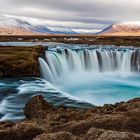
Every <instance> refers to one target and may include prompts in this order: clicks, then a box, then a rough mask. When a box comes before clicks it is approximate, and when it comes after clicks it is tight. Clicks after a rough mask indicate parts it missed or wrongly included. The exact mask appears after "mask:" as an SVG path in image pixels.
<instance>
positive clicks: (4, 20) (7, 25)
mask: <svg viewBox="0 0 140 140" xmlns="http://www.w3.org/2000/svg"><path fill="white" fill-rule="evenodd" d="M34 34H77V33H76V32H74V31H72V30H70V29H67V30H66V31H64V30H61V31H59V30H52V29H49V28H48V27H47V26H46V25H32V24H31V23H30V22H29V21H26V20H22V19H19V18H14V17H5V16H0V35H34Z"/></svg>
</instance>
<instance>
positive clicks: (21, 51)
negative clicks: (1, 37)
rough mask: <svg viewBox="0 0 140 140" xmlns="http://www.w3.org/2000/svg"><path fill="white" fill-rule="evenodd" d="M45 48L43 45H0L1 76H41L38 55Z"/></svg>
mask: <svg viewBox="0 0 140 140" xmlns="http://www.w3.org/2000/svg"><path fill="white" fill-rule="evenodd" d="M44 49H45V48H44V47H43V46H32V47H22V46H20V47H12V46H10V47H0V78H1V77H8V78H10V77H14V78H15V77H39V76H40V71H39V63H38V57H39V56H41V55H42V54H43V53H44Z"/></svg>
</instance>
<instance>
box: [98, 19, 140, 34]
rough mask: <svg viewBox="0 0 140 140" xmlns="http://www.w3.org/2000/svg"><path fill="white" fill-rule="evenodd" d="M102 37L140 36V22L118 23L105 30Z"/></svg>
mask: <svg viewBox="0 0 140 140" xmlns="http://www.w3.org/2000/svg"><path fill="white" fill-rule="evenodd" d="M99 34H102V35H122V36H127V35H130V36H140V21H137V22H116V23H114V24H112V25H111V26H109V27H108V28H106V29H104V30H103V31H102V32H100V33H99Z"/></svg>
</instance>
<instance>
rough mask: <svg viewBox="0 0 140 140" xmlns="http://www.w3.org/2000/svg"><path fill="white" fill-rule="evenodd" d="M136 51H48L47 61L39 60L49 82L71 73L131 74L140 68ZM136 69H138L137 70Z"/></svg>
mask: <svg viewBox="0 0 140 140" xmlns="http://www.w3.org/2000/svg"><path fill="white" fill-rule="evenodd" d="M135 53H136V50H134V49H122V50H121V49H101V48H99V49H98V48H94V49H87V48H86V49H77V50H72V49H66V48H65V49H63V50H59V51H58V50H55V51H54V50H53V51H46V53H45V56H46V61H45V60H43V59H42V58H39V63H40V66H41V72H42V77H43V78H44V79H46V80H48V81H49V82H53V83H55V80H56V79H57V78H59V77H61V76H62V75H63V76H64V75H65V74H66V75H69V73H72V72H74V73H76V72H77V73H79V72H90V73H93V74H95V73H103V72H120V73H129V72H132V70H134V69H136V68H138V70H139V67H140V66H139V63H138V62H137V63H136V64H134V62H135V61H134V59H136V55H134V54H135ZM135 67H136V68H135Z"/></svg>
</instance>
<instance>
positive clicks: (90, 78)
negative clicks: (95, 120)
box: [39, 46, 140, 105]
mask: <svg viewBox="0 0 140 140" xmlns="http://www.w3.org/2000/svg"><path fill="white" fill-rule="evenodd" d="M39 63H40V69H41V73H42V77H43V78H44V79H45V80H47V81H48V82H50V83H52V84H53V85H54V86H55V87H57V88H58V89H60V90H61V91H63V92H66V93H67V94H68V95H69V96H71V97H75V98H76V99H77V100H83V101H86V102H88V103H91V104H94V105H103V104H105V103H115V102H117V101H121V100H127V99H129V98H132V97H137V96H139V94H140V92H139V89H140V86H139V84H138V81H139V79H138V77H139V70H140V51H139V49H134V48H124V47H122V48H121V47H115V46H88V47H85V46H82V47H80V46H69V47H68V46H66V47H65V46H59V47H55V48H49V49H48V50H47V51H46V52H45V57H44V58H39ZM133 90H134V91H135V93H134V94H133V92H134V91H133Z"/></svg>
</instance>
